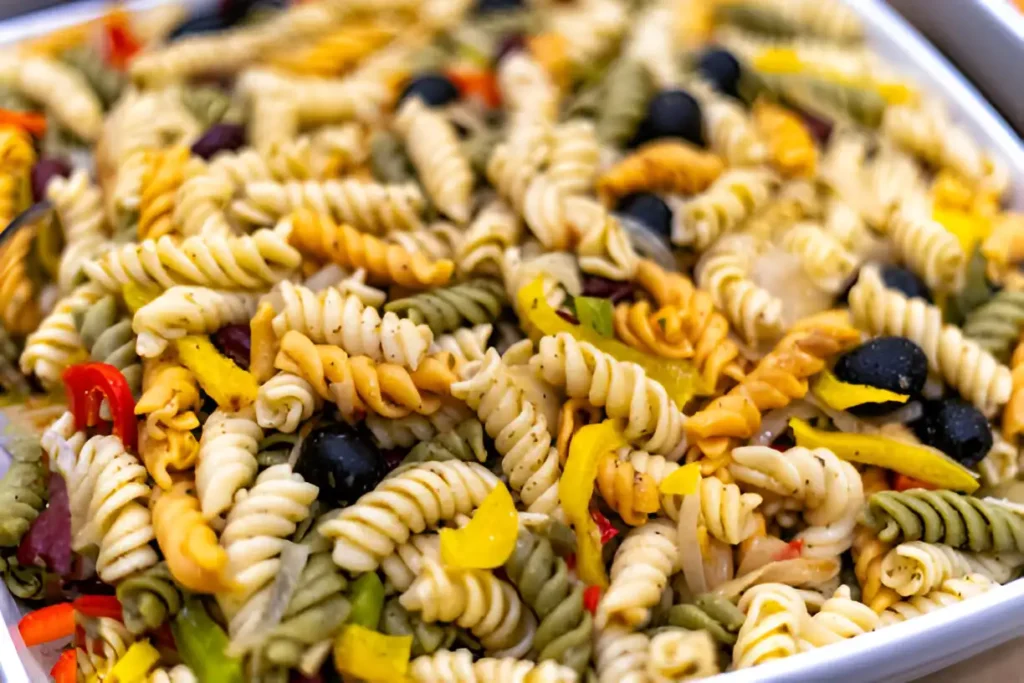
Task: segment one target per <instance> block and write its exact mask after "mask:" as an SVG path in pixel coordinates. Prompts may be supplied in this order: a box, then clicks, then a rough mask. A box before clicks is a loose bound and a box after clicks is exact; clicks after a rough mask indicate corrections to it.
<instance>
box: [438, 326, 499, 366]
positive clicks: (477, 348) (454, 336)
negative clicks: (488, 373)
mask: <svg viewBox="0 0 1024 683" xmlns="http://www.w3.org/2000/svg"><path fill="white" fill-rule="evenodd" d="M493 330H494V326H493V325H491V324H490V323H483V324H480V325H474V326H473V327H460V328H459V329H457V330H455V331H454V332H451V333H449V334H442V335H441V336H440V337H438V338H436V339H435V340H434V343H433V344H431V345H430V353H438V352H442V351H447V352H448V353H450V354H452V355H453V356H455V357H456V358H458V359H460V360H463V361H472V360H483V359H484V354H486V353H487V340H488V339H490V338H491V332H492V331H493Z"/></svg>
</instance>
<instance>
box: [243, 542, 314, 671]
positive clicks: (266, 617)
mask: <svg viewBox="0 0 1024 683" xmlns="http://www.w3.org/2000/svg"><path fill="white" fill-rule="evenodd" d="M309 552H310V546H309V544H308V543H291V542H288V541H285V543H284V548H283V549H282V550H281V560H280V567H279V568H278V570H277V576H275V577H274V583H273V584H272V585H271V587H270V599H269V600H268V601H267V606H266V608H265V609H264V611H263V614H262V615H261V616H260V618H259V619H258V620H254V621H252V622H250V623H252V624H255V626H254V627H253V628H251V629H246V628H242V629H241V630H240V631H239V632H238V633H237V634H235V636H234V637H233V638H232V639H231V642H229V643H228V647H227V654H228V656H230V657H240V656H242V655H244V654H245V653H247V652H249V651H250V650H255V649H257V648H259V647H260V646H261V645H262V644H263V643H264V641H266V639H267V638H268V637H269V636H270V633H271V631H273V630H274V629H275V628H277V625H278V624H280V623H281V618H282V617H283V616H284V613H285V611H287V609H288V603H290V602H291V600H292V595H293V594H294V593H295V589H296V588H298V585H299V578H300V577H301V576H302V570H303V569H305V568H306V560H308V559H309Z"/></svg>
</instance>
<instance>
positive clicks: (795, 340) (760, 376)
mask: <svg viewBox="0 0 1024 683" xmlns="http://www.w3.org/2000/svg"><path fill="white" fill-rule="evenodd" d="M859 341H860V334H859V333H858V332H857V330H855V329H854V328H852V327H850V326H848V325H845V324H842V323H841V322H838V323H836V324H827V323H818V324H816V325H813V326H810V327H806V328H801V329H796V330H794V331H792V332H790V333H789V334H788V335H786V336H785V337H784V338H783V339H782V340H781V341H780V342H779V343H778V344H777V345H776V347H775V348H774V349H772V351H771V353H769V354H768V355H767V356H765V357H764V358H762V359H761V361H760V362H759V363H758V364H757V367H755V368H754V370H753V371H751V372H750V374H748V375H747V376H746V377H745V378H744V379H743V381H742V382H740V383H739V384H738V385H736V386H735V387H734V388H733V389H732V390H731V391H730V392H729V393H728V394H726V395H725V396H723V397H721V398H719V399H716V400H715V401H713V402H712V403H711V404H710V405H709V406H708V407H707V408H705V409H704V410H701V411H700V412H698V413H696V414H695V415H694V416H693V417H691V418H690V419H689V420H688V421H687V423H686V432H687V435H688V436H689V437H690V438H691V439H692V440H694V441H695V445H694V448H695V449H697V450H699V451H700V452H701V453H703V455H704V457H705V458H707V460H706V461H705V463H704V469H705V470H706V472H707V473H710V472H714V471H715V470H717V469H718V468H719V467H721V466H722V465H723V464H724V461H726V460H727V459H728V451H729V449H730V447H731V446H732V445H734V441H733V440H734V439H749V438H750V437H752V436H753V435H754V433H755V432H756V430H757V428H758V427H759V426H760V424H761V413H764V412H765V411H768V410H773V409H775V408H781V407H783V406H786V405H788V404H789V403H790V402H791V401H793V400H794V399H797V398H802V397H803V396H804V395H805V394H806V393H807V379H808V378H809V377H810V376H811V375H814V374H817V373H818V372H821V370H822V369H824V367H825V361H826V360H828V359H829V358H831V357H832V356H834V355H836V354H838V353H842V352H843V351H846V350H847V349H850V348H852V347H853V346H854V345H855V344H856V343H857V342H859Z"/></svg>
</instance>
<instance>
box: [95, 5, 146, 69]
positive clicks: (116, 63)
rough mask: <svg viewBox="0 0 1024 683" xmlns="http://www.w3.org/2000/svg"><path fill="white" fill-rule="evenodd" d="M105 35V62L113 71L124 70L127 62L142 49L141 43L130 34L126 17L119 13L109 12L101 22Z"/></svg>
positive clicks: (130, 29)
mask: <svg viewBox="0 0 1024 683" xmlns="http://www.w3.org/2000/svg"><path fill="white" fill-rule="evenodd" d="M103 28H104V31H105V33H106V44H107V62H108V63H109V64H110V65H111V66H113V67H114V68H115V69H122V70H123V69H124V68H125V67H127V66H128V62H129V61H131V58H132V57H134V56H135V53H137V52H138V51H139V50H141V49H142V43H140V42H139V40H138V39H137V38H136V37H135V35H134V34H133V33H132V28H131V26H130V24H129V21H128V15H127V14H125V13H124V12H121V11H114V12H111V13H110V14H108V15H107V16H106V18H105V19H104V22H103Z"/></svg>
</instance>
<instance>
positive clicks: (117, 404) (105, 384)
mask: <svg viewBox="0 0 1024 683" xmlns="http://www.w3.org/2000/svg"><path fill="white" fill-rule="evenodd" d="M63 379H64V387H65V391H66V392H67V395H68V403H69V404H70V405H71V414H72V415H74V417H75V425H76V427H77V428H78V429H84V428H86V427H91V426H94V425H96V424H97V423H98V422H99V421H100V418H99V413H100V404H101V403H102V402H103V399H104V398H105V399H107V404H108V405H109V406H110V414H111V416H113V422H114V434H115V435H116V436H117V437H119V438H120V439H121V442H122V443H123V444H124V447H125V448H127V449H128V450H135V447H136V445H137V444H138V436H139V435H138V424H137V423H136V422H135V399H134V398H133V397H132V390H131V387H129V386H128V380H126V379H125V378H124V375H122V374H121V371H120V370H118V369H117V368H115V367H114V366H113V365H108V364H107V363H81V364H79V365H72V366H71V367H69V368H68V369H67V370H65V371H64V375H63Z"/></svg>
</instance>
